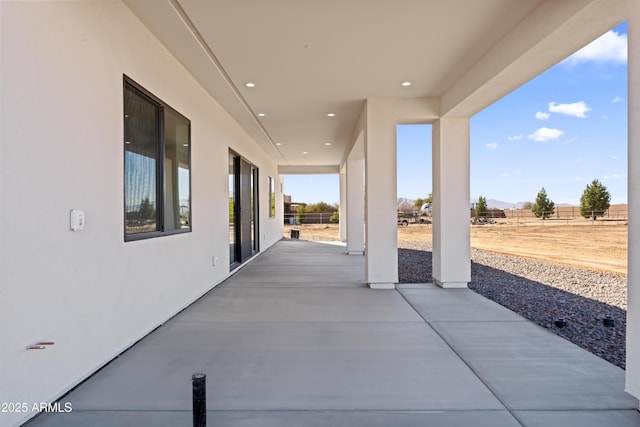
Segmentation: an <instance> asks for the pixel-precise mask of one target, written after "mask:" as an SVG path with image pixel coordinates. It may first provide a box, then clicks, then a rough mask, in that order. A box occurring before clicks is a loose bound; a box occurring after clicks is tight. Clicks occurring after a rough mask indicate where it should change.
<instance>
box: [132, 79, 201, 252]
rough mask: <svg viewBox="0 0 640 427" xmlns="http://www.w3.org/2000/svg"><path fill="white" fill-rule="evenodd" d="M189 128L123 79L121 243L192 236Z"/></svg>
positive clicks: (184, 120)
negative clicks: (122, 206)
mask: <svg viewBox="0 0 640 427" xmlns="http://www.w3.org/2000/svg"><path fill="white" fill-rule="evenodd" d="M190 127H191V122H190V121H189V120H188V119H187V118H185V117H184V116H182V115H181V114H180V113H178V112H177V111H175V110H173V109H172V108H171V107H169V106H168V105H166V104H164V103H163V102H162V101H160V100H159V99H157V98H156V97H154V96H153V95H151V94H150V93H149V92H147V91H146V90H145V89H143V88H142V87H141V86H139V85H138V84H137V83H135V82H133V81H132V80H130V79H129V78H127V77H126V76H125V78H124V199H125V200H124V236H125V240H136V239H144V238H149V237H157V236H162V235H166V234H174V233H180V232H188V231H191V141H190V140H191V135H190Z"/></svg>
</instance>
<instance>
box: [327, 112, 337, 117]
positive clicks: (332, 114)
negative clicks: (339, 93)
mask: <svg viewBox="0 0 640 427" xmlns="http://www.w3.org/2000/svg"><path fill="white" fill-rule="evenodd" d="M335 116H336V113H329V114H327V117H335Z"/></svg>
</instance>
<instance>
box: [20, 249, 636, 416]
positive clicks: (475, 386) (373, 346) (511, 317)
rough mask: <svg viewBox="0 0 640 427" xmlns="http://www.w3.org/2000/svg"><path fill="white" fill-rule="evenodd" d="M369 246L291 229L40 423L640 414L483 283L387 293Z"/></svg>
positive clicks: (589, 363) (616, 376) (582, 355)
mask: <svg viewBox="0 0 640 427" xmlns="http://www.w3.org/2000/svg"><path fill="white" fill-rule="evenodd" d="M363 269H364V257H362V256H360V257H358V256H349V255H346V254H345V248H344V247H340V246H335V245H328V244H322V243H313V242H306V241H281V242H279V243H278V244H276V245H275V246H274V247H272V248H270V249H269V250H267V251H265V252H264V253H263V254H261V255H260V256H258V257H257V258H256V259H254V260H253V261H252V262H250V263H249V264H248V265H246V266H245V267H244V268H242V269H241V270H240V271H238V272H237V273H236V274H235V275H233V276H232V277H230V278H229V279H228V280H226V281H225V282H224V283H222V284H220V285H219V286H218V287H216V288H215V289H213V290H212V291H211V292H209V293H208V294H207V295H205V296H204V297H203V298H201V299H200V300H199V301H197V302H196V303H195V304H193V305H192V306H191V307H189V308H188V309H186V310H185V311H183V312H182V313H180V314H179V315H178V316H176V317H175V318H173V319H172V320H170V321H168V322H167V323H166V324H165V325H163V326H162V327H161V328H159V329H157V330H156V331H155V332H153V333H152V334H150V335H149V336H148V337H146V338H145V339H144V340H142V341H141V342H139V343H138V344H136V345H135V346H134V347H132V348H131V349H130V350H129V351H127V352H126V353H124V354H123V355H122V356H120V357H119V358H117V359H116V360H114V361H113V362H112V363H110V364H109V365H108V366H106V367H105V368H104V369H102V370H100V371H99V372H98V373H96V374H95V375H93V376H92V377H91V378H89V379H88V380H87V381H85V382H84V383H83V384H81V385H80V386H79V387H77V388H76V389H75V390H73V391H72V392H71V393H69V394H68V395H67V396H65V397H63V398H62V399H61V402H70V403H71V404H72V406H73V411H72V412H70V413H62V414H43V415H41V416H39V417H37V418H36V419H34V420H33V421H32V422H31V423H29V427H45V426H46V427H54V426H55V427H63V426H64V427H74V426H92V427H103V426H104V427H107V426H141V427H142V426H145V427H146V426H159V427H161V426H172V427H175V426H191V425H192V414H191V382H190V379H191V375H192V374H194V373H196V372H203V373H205V374H207V410H208V412H207V421H208V425H210V426H258V427H267V426H268V427H271V426H274V427H275V426H292V427H293V426H311V427H313V426H338V427H339V426H350V427H351V426H355V427H358V426H363V427H364V426H367V427H376V426H394V427H397V426H438V427H448V426H474V427H478V426H491V427H502V426H504V427H511V426H544V427H553V426H562V427H571V426H580V427H589V426H605V425H606V426H617V427H623V426H640V413H639V412H638V411H637V408H638V401H637V400H636V399H635V398H633V397H631V396H630V395H628V394H626V393H625V392H624V391H623V388H624V371H622V370H621V369H620V368H618V367H616V366H614V365H611V364H609V363H608V362H606V361H604V360H602V359H600V358H598V357H596V356H594V355H592V354H590V353H588V352H586V351H584V350H582V349H580V348H578V347H577V346H575V345H573V344H571V343H569V342H567V341H565V340H564V339H562V338H560V337H558V336H555V335H553V334H551V333H550V332H548V331H546V330H544V329H542V328H540V327H538V326H536V325H534V324H533V323H530V322H528V321H526V320H524V319H523V318H522V317H520V316H518V315H516V314H514V313H513V312H511V311H509V310H507V309H505V308H503V307H501V306H499V305H497V304H495V303H493V302H491V301H489V300H487V299H485V298H484V297H482V296H480V295H478V294H476V293H474V292H472V291H470V290H467V289H452V290H444V289H440V288H437V287H434V286H431V285H399V286H398V289H397V290H371V289H369V288H368V287H366V285H365V284H364V271H363Z"/></svg>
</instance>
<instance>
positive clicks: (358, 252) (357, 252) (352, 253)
mask: <svg viewBox="0 0 640 427" xmlns="http://www.w3.org/2000/svg"><path fill="white" fill-rule="evenodd" d="M347 254H349V255H360V256H362V255H364V251H347Z"/></svg>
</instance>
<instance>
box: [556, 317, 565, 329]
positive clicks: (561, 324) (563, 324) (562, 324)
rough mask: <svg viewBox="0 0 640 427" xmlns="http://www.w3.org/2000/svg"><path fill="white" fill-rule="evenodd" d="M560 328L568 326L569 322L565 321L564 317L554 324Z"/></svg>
mask: <svg viewBox="0 0 640 427" xmlns="http://www.w3.org/2000/svg"><path fill="white" fill-rule="evenodd" d="M553 323H554V324H555V325H556V326H557V327H558V328H564V327H565V326H567V321H566V320H564V317H559V318H558V320H556V321H555V322H553Z"/></svg>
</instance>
